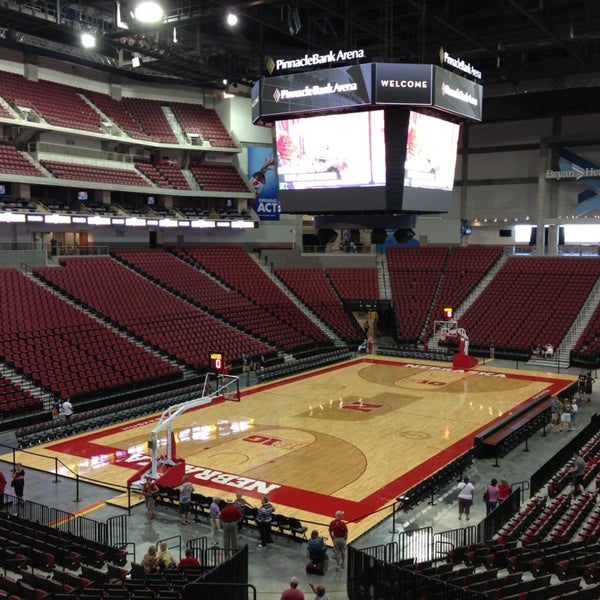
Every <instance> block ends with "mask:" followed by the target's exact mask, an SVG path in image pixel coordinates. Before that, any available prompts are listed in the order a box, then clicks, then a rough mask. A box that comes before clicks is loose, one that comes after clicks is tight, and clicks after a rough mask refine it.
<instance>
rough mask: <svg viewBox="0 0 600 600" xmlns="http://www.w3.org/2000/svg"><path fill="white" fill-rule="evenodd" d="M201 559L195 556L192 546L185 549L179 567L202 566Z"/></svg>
mask: <svg viewBox="0 0 600 600" xmlns="http://www.w3.org/2000/svg"><path fill="white" fill-rule="evenodd" d="M200 566H202V565H201V564H200V561H199V560H198V559H197V558H196V557H195V556H194V553H193V552H192V549H191V548H186V549H185V556H184V557H183V558H182V559H181V560H180V561H179V568H180V569H183V568H185V567H200Z"/></svg>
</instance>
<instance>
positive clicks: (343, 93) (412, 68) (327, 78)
mask: <svg viewBox="0 0 600 600" xmlns="http://www.w3.org/2000/svg"><path fill="white" fill-rule="evenodd" d="M482 99H483V88H482V86H481V85H480V84H478V83H475V82H474V81H471V80H470V79H466V78H464V77H461V76H460V75H457V74H455V73H452V72H450V71H448V70H446V69H442V68H441V67H437V66H435V65H424V64H407V63H365V64H360V65H349V66H344V67H337V68H332V69H320V70H316V71H306V72H301V73H290V74H288V75H276V76H274V77H263V78H262V79H260V80H259V81H257V82H256V83H255V85H254V87H253V88H252V122H253V123H261V122H263V123H264V122H270V121H276V120H278V119H287V118H290V117H293V116H302V115H310V114H315V113H319V112H323V111H335V110H351V109H352V108H354V107H355V108H357V109H363V110H364V109H368V108H375V107H382V106H386V105H388V106H390V105H391V106H394V105H405V106H430V107H433V108H437V109H439V110H442V111H444V112H448V113H451V114H454V115H458V116H461V117H467V118H469V119H473V120H476V121H480V120H481V118H482Z"/></svg>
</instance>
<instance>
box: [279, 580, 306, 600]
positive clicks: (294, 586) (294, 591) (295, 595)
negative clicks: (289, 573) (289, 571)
mask: <svg viewBox="0 0 600 600" xmlns="http://www.w3.org/2000/svg"><path fill="white" fill-rule="evenodd" d="M280 600H304V592H303V591H302V590H299V589H298V578H297V577H292V578H291V579H290V587H289V588H287V589H285V590H283V593H282V594H281V599H280Z"/></svg>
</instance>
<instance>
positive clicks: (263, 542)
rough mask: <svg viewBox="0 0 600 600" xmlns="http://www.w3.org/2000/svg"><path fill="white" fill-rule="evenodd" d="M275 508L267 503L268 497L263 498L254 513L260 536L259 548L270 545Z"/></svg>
mask: <svg viewBox="0 0 600 600" xmlns="http://www.w3.org/2000/svg"><path fill="white" fill-rule="evenodd" d="M274 512H275V507H274V506H273V505H272V504H271V503H270V502H269V497H268V496H263V499H262V503H261V505H260V508H259V509H258V512H257V513H256V524H257V525H258V533H259V534H260V544H259V545H258V547H259V548H265V547H266V546H267V544H272V543H273V539H272V538H271V521H272V520H273V513H274Z"/></svg>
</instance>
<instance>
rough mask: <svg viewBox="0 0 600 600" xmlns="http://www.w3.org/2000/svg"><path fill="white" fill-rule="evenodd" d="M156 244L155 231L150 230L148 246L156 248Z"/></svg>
mask: <svg viewBox="0 0 600 600" xmlns="http://www.w3.org/2000/svg"><path fill="white" fill-rule="evenodd" d="M157 246H158V238H157V235H156V231H151V232H150V248H156V247H157Z"/></svg>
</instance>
